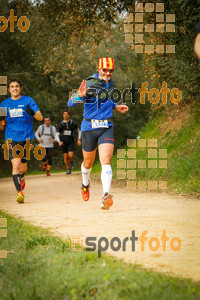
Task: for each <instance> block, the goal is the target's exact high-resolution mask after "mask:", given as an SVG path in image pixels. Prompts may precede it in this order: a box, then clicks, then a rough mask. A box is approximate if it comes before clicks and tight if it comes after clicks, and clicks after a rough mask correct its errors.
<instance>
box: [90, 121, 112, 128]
mask: <svg viewBox="0 0 200 300" xmlns="http://www.w3.org/2000/svg"><path fill="white" fill-rule="evenodd" d="M91 123H92V128H108V120H91Z"/></svg>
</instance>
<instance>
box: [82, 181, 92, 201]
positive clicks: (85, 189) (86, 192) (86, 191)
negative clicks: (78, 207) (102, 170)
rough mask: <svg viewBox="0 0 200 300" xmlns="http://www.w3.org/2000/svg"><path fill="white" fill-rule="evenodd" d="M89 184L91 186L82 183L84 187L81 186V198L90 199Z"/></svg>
mask: <svg viewBox="0 0 200 300" xmlns="http://www.w3.org/2000/svg"><path fill="white" fill-rule="evenodd" d="M89 186H90V184H88V185H87V186H85V185H83V184H82V187H81V198H82V199H83V200H84V201H88V200H89V197H90V192H89Z"/></svg>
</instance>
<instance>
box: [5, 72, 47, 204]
mask: <svg viewBox="0 0 200 300" xmlns="http://www.w3.org/2000/svg"><path fill="white" fill-rule="evenodd" d="M8 91H9V93H10V95H11V97H9V98H7V99H6V100H4V101H2V102H1V104H0V107H4V108H6V110H7V116H6V130H5V140H6V145H7V148H8V149H9V158H10V160H11V163H12V177H13V182H14V185H15V188H16V190H17V199H16V201H17V202H18V203H23V202H24V194H23V192H22V190H23V189H24V187H25V179H24V175H25V173H26V171H27V160H26V149H25V147H26V139H33V138H34V133H33V120H34V118H35V119H36V120H38V121H42V119H43V117H42V114H41V112H40V109H39V107H38V106H37V104H36V103H35V101H34V100H33V99H32V98H31V97H28V96H24V95H21V82H20V80H19V79H17V78H12V79H10V80H9V81H8ZM2 124H3V120H2V118H0V129H1V130H2V127H4V126H3V125H2ZM4 124H5V123H4ZM8 139H11V143H8ZM15 146H16V148H22V149H23V150H24V151H23V157H22V158H18V157H17V156H18V155H21V153H20V150H16V152H15V153H13V152H14V151H13V147H15ZM19 146H20V147H19Z"/></svg>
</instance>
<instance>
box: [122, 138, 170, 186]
mask: <svg viewBox="0 0 200 300" xmlns="http://www.w3.org/2000/svg"><path fill="white" fill-rule="evenodd" d="M127 147H128V149H127V150H126V149H117V178H118V179H127V187H128V188H129V189H133V190H136V189H139V190H145V189H147V188H148V189H149V190H156V189H160V190H166V189H167V181H162V180H158V181H157V180H153V179H152V178H150V180H148V181H145V180H137V173H138V172H139V171H140V170H141V169H147V168H148V169H149V171H150V170H152V169H157V168H159V169H160V171H161V170H165V169H167V156H168V155H167V149H158V148H157V147H158V145H157V139H153V138H152V139H138V140H136V139H127ZM147 148H149V149H147ZM141 150H146V151H145V152H146V155H145V154H143V153H142V156H144V155H145V156H146V157H139V155H138V154H139V153H140V152H141ZM160 173H161V172H160Z"/></svg>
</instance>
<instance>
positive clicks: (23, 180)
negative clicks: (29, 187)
mask: <svg viewBox="0 0 200 300" xmlns="http://www.w3.org/2000/svg"><path fill="white" fill-rule="evenodd" d="M21 188H22V191H23V190H24V188H25V178H24V177H22V178H21Z"/></svg>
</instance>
